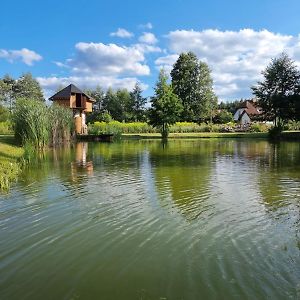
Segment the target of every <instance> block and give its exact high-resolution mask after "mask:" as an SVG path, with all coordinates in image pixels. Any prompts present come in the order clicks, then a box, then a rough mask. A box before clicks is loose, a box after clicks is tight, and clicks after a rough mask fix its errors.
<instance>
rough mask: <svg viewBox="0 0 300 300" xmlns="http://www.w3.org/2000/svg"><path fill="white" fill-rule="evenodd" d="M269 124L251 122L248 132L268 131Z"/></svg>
mask: <svg viewBox="0 0 300 300" xmlns="http://www.w3.org/2000/svg"><path fill="white" fill-rule="evenodd" d="M269 130H270V126H268V125H267V124H265V123H252V124H251V126H250V132H268V131H269Z"/></svg>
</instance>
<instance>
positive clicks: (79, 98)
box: [76, 94, 81, 107]
mask: <svg viewBox="0 0 300 300" xmlns="http://www.w3.org/2000/svg"><path fill="white" fill-rule="evenodd" d="M76 107H81V94H76Z"/></svg>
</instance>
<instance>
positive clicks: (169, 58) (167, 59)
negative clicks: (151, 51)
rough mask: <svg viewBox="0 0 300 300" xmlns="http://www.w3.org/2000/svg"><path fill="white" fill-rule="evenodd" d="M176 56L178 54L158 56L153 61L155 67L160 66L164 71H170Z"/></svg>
mask: <svg viewBox="0 0 300 300" xmlns="http://www.w3.org/2000/svg"><path fill="white" fill-rule="evenodd" d="M178 57H179V55H178V54H170V55H166V56H163V57H159V58H158V59H156V60H155V62H154V63H155V65H156V67H157V69H159V70H160V69H161V68H163V69H165V71H166V72H168V73H170V72H171V70H172V68H173V65H174V63H175V62H176V60H177V59H178Z"/></svg>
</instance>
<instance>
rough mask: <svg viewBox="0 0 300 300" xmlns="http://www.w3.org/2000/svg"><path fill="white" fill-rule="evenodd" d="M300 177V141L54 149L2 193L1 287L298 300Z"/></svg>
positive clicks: (65, 294)
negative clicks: (10, 191) (9, 191)
mask: <svg viewBox="0 0 300 300" xmlns="http://www.w3.org/2000/svg"><path fill="white" fill-rule="evenodd" d="M299 183H300V145H299V143H280V144H271V143H269V142H267V141H264V140H259V141H250V140H249V141H247V140H229V139H228V140H227V139H226V140H175V141H169V142H168V143H167V144H162V143H161V142H160V141H124V142H121V143H112V144H101V143H78V144H76V145H69V146H67V147H65V148H61V149H52V150H51V151H49V153H47V155H46V157H45V158H44V159H43V160H41V161H39V162H37V163H33V164H31V165H29V166H28V167H27V169H26V170H25V171H24V174H23V177H22V178H21V179H20V181H19V182H18V184H17V185H16V186H15V187H14V188H13V189H12V193H11V194H10V195H9V196H7V197H8V199H7V198H6V199H5V200H4V199H0V208H1V219H0V234H1V239H0V241H1V242H0V247H1V257H0V277H1V281H0V290H1V291H3V295H4V298H7V299H21V298H24V299H42V298H43V295H45V294H46V295H49V297H48V298H49V299H69V298H72V297H79V298H82V299H98V298H103V299H136V298H137V297H140V298H141V297H144V298H149V299H159V298H167V299H179V298H183V299H201V298H203V299H221V298H222V299H244V298H245V299H247V298H249V299H266V298H268V297H269V298H270V299H287V298H292V299H296V297H297V292H298V291H297V288H299V286H298V284H299V280H300V277H299V267H298V266H299V264H300V260H299V245H300V241H299V215H300V209H299V207H300V205H299V203H300V184H299ZM24 199H25V200H24ZM44 270H47V272H45V271H44ZM32 274H35V275H34V276H33V275H32ZM48 274H53V276H51V280H49V278H48V277H49V276H48ZM54 275H55V276H54ZM65 283H69V284H65ZM15 286H18V289H15ZM116 287H117V288H116ZM44 298H45V297H44Z"/></svg>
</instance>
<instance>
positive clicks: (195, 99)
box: [171, 52, 217, 122]
mask: <svg viewBox="0 0 300 300" xmlns="http://www.w3.org/2000/svg"><path fill="white" fill-rule="evenodd" d="M171 77H172V86H173V89H174V92H175V94H176V95H177V96H178V97H179V98H180V99H181V101H182V104H183V112H182V115H181V119H182V120H185V121H195V122H200V120H204V119H207V118H208V117H210V116H211V112H212V110H213V109H214V108H216V106H217V97H216V96H215V94H214V92H213V87H212V85H213V81H212V78H211V75H210V69H209V67H208V65H207V64H206V63H204V62H201V61H199V60H198V58H197V56H196V55H195V54H194V53H192V52H188V53H181V54H180V56H179V58H178V60H177V61H176V63H175V64H174V67H173V69H172V71H171Z"/></svg>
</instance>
